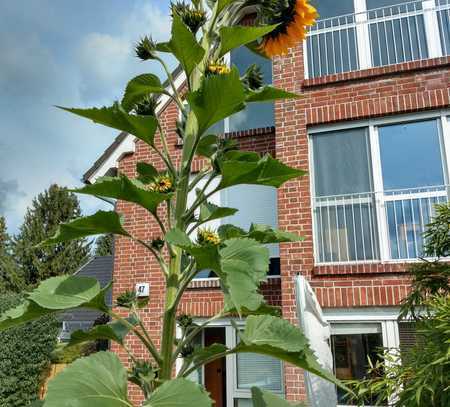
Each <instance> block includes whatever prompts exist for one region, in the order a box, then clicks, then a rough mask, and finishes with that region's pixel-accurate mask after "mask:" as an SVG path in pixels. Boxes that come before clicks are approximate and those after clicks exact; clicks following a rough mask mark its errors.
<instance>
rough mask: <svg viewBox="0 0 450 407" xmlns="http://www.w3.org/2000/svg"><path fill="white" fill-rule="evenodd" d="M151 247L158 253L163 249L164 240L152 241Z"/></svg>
mask: <svg viewBox="0 0 450 407" xmlns="http://www.w3.org/2000/svg"><path fill="white" fill-rule="evenodd" d="M151 245H152V248H153V249H155V250H157V251H158V252H159V251H161V250H162V248H163V247H164V240H162V239H160V238H158V239H154V240H152V242H151Z"/></svg>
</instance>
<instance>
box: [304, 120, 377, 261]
mask: <svg viewBox="0 0 450 407" xmlns="http://www.w3.org/2000/svg"><path fill="white" fill-rule="evenodd" d="M312 144H313V154H314V187H315V193H316V197H315V204H314V206H315V214H316V231H317V245H318V258H319V261H320V262H341V261H352V260H373V259H374V258H376V257H377V256H378V246H377V239H376V225H375V210H374V201H373V199H374V195H373V188H372V175H371V161H370V146H369V134H368V129H367V128H357V129H350V130H345V131H334V132H327V133H320V134H318V135H315V136H314V137H313V141H312Z"/></svg>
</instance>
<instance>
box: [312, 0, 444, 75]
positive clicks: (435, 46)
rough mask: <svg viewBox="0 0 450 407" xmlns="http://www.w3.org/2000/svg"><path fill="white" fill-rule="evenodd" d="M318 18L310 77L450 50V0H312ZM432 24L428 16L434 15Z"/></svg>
mask: <svg viewBox="0 0 450 407" xmlns="http://www.w3.org/2000/svg"><path fill="white" fill-rule="evenodd" d="M312 3H313V4H314V6H315V7H316V8H317V10H318V11H319V14H320V18H319V19H318V21H317V24H316V25H315V26H313V27H312V28H311V29H310V35H309V36H308V39H307V63H306V67H307V68H308V71H307V73H308V75H309V77H319V76H324V75H332V74H337V73H341V72H349V71H355V70H358V69H367V68H371V67H379V66H387V65H392V64H398V63H404V62H408V61H416V60H421V59H427V58H435V57H440V56H444V55H448V54H449V53H450V35H449V33H450V19H449V16H450V13H449V10H448V5H449V4H450V1H449V0H436V2H428V3H435V4H428V7H426V8H425V7H423V4H424V2H422V1H411V0H342V1H341V0H340V1H333V0H313V1H312ZM433 20H434V22H433V23H432V24H427V23H426V22H427V21H428V22H430V21H433Z"/></svg>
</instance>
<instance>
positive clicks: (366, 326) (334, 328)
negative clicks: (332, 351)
mask: <svg viewBox="0 0 450 407" xmlns="http://www.w3.org/2000/svg"><path fill="white" fill-rule="evenodd" d="M378 333H381V325H380V324H377V323H355V324H353V323H342V324H332V325H331V334H332V335H359V334H378Z"/></svg>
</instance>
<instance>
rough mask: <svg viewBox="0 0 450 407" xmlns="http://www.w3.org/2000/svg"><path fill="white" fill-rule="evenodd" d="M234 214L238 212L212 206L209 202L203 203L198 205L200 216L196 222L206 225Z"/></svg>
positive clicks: (232, 209)
mask: <svg viewBox="0 0 450 407" xmlns="http://www.w3.org/2000/svg"><path fill="white" fill-rule="evenodd" d="M236 212H238V210H237V209H234V208H222V207H220V206H217V205H214V204H213V203H211V202H204V203H203V204H202V205H200V214H199V217H198V220H199V221H200V223H206V222H209V221H211V220H215V219H222V218H225V217H227V216H232V215H234V214H235V213H236Z"/></svg>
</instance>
